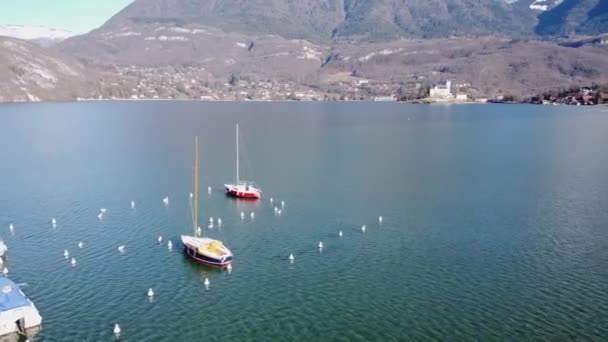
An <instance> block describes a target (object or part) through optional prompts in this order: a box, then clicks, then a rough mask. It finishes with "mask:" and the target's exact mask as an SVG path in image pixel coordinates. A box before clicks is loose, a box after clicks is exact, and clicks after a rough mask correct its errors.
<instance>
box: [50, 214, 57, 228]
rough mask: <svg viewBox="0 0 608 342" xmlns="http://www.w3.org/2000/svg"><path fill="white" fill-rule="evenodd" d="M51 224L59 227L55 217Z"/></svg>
mask: <svg viewBox="0 0 608 342" xmlns="http://www.w3.org/2000/svg"><path fill="white" fill-rule="evenodd" d="M51 224H52V225H53V228H56V227H57V220H55V218H54V217H53V219H52V220H51Z"/></svg>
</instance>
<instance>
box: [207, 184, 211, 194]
mask: <svg viewBox="0 0 608 342" xmlns="http://www.w3.org/2000/svg"><path fill="white" fill-rule="evenodd" d="M207 193H208V194H209V195H211V187H210V186H208V187H207Z"/></svg>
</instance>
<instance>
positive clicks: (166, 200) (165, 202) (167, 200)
mask: <svg viewBox="0 0 608 342" xmlns="http://www.w3.org/2000/svg"><path fill="white" fill-rule="evenodd" d="M163 203H164V204H165V205H166V206H167V205H169V196H165V198H163Z"/></svg>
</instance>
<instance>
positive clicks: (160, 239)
mask: <svg viewBox="0 0 608 342" xmlns="http://www.w3.org/2000/svg"><path fill="white" fill-rule="evenodd" d="M158 243H163V237H162V236H161V235H159V236H158Z"/></svg>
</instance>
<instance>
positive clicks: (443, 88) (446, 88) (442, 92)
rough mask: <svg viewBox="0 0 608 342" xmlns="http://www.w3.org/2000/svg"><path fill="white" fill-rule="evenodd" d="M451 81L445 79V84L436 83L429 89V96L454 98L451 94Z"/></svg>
mask: <svg viewBox="0 0 608 342" xmlns="http://www.w3.org/2000/svg"><path fill="white" fill-rule="evenodd" d="M451 89H452V81H450V80H447V81H446V82H445V84H436V85H435V86H433V88H431V89H430V93H429V97H430V98H433V99H443V100H451V99H454V95H452V91H451Z"/></svg>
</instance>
